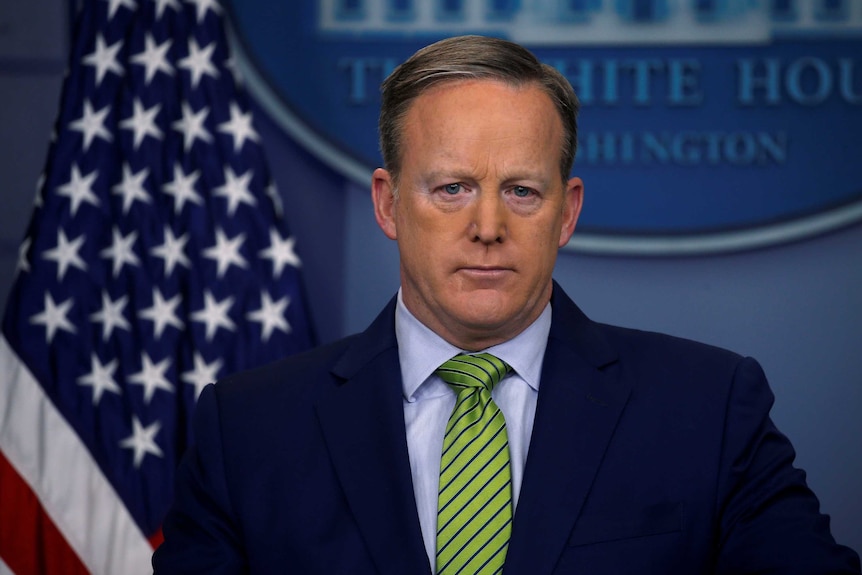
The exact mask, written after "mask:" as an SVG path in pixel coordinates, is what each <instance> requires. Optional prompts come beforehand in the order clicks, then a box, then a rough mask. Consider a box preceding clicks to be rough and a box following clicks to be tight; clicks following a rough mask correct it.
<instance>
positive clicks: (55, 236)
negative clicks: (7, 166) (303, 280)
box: [0, 0, 313, 575]
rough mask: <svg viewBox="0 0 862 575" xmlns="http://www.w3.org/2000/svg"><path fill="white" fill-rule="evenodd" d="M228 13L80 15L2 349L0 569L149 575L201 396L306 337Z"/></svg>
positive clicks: (98, 0) (94, 8)
mask: <svg viewBox="0 0 862 575" xmlns="http://www.w3.org/2000/svg"><path fill="white" fill-rule="evenodd" d="M223 12H224V8H223V7H222V6H220V5H219V4H218V0H84V1H83V2H82V6H81V8H80V10H79V12H78V14H77V17H76V25H75V32H74V36H73V38H74V39H73V42H72V47H71V49H72V53H71V58H70V64H69V70H68V74H67V76H66V78H65V81H64V87H63V96H62V102H61V106H60V113H59V118H58V121H57V124H56V129H55V135H54V137H53V138H52V141H51V144H50V149H49V154H48V160H47V164H46V168H45V172H44V174H43V177H42V179H41V181H40V184H39V186H38V189H39V191H38V194H37V199H36V206H35V210H34V215H33V218H32V220H31V222H30V225H29V228H28V230H27V234H26V237H25V239H24V241H23V243H22V245H21V249H20V259H19V262H18V269H17V272H16V273H17V277H16V280H15V284H14V286H13V288H12V292H11V294H10V297H9V301H8V304H7V309H6V314H5V317H4V321H3V327H2V337H0V559H2V562H0V573H3V572H5V570H11V571H12V572H14V573H19V574H26V573H63V574H75V573H101V574H112V575H115V574H123V575H131V574H135V573H149V572H151V567H150V556H151V553H152V550H153V546H155V545H157V544H158V542H159V540H160V525H161V521H162V518H163V516H164V514H165V512H166V509H167V507H168V505H169V503H170V500H171V497H172V492H173V476H174V469H175V467H176V465H177V463H178V461H179V458H180V457H181V455H182V453H183V451H184V449H185V446H186V445H187V444H188V442H189V440H190V414H191V411H192V410H193V408H194V405H195V401H196V400H197V397H198V394H199V393H200V391H201V389H202V388H203V386H204V385H206V384H207V383H209V382H212V381H215V380H216V379H217V378H219V377H221V376H223V375H225V374H227V373H231V372H235V371H238V370H241V369H245V368H248V367H251V366H253V365H256V364H261V363H264V362H267V361H270V360H273V359H275V358H277V357H280V356H283V355H286V354H289V353H292V352H296V351H299V350H302V349H305V348H308V347H310V346H311V345H312V344H313V335H312V333H311V329H310V325H309V321H308V318H307V316H306V312H305V308H304V303H303V296H302V289H301V287H300V276H299V269H298V268H299V267H300V261H299V259H298V258H297V255H296V251H295V249H294V239H293V238H292V237H291V236H290V235H289V233H288V230H287V228H286V226H285V223H284V221H283V219H282V214H281V210H280V203H279V201H278V194H277V192H276V190H275V187H274V185H273V182H272V181H271V179H270V175H269V171H268V169H267V167H266V164H265V160H264V155H263V151H262V150H261V142H260V138H259V135H258V133H257V131H256V130H255V128H254V125H253V122H252V116H251V113H250V111H249V107H248V101H247V99H246V98H245V95H244V94H243V93H242V92H241V91H239V90H238V88H237V83H236V81H235V78H234V72H235V70H234V67H233V65H232V61H231V59H230V57H229V51H228V44H227V40H226V36H225V32H224V28H223V23H222V18H223V16H224V14H223ZM4 563H5V566H4V565H3V564H4Z"/></svg>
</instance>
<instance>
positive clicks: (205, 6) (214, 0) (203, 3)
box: [186, 0, 221, 22]
mask: <svg viewBox="0 0 862 575" xmlns="http://www.w3.org/2000/svg"><path fill="white" fill-rule="evenodd" d="M186 2H188V3H189V4H194V5H195V8H196V13H197V21H198V22H200V21H201V20H203V19H204V16H206V15H207V10H212V11H213V12H215V13H216V14H221V6H219V4H218V0H186Z"/></svg>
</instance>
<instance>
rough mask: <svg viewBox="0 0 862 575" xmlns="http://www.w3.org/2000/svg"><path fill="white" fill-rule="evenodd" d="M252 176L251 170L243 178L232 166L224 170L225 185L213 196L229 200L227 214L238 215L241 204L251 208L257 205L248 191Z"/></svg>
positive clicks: (218, 188)
mask: <svg viewBox="0 0 862 575" xmlns="http://www.w3.org/2000/svg"><path fill="white" fill-rule="evenodd" d="M252 175H253V174H252V173H251V170H249V171H247V172H246V173H244V174H243V175H242V176H237V175H236V174H235V173H234V171H233V168H231V167H230V166H228V167H226V168H225V169H224V184H222V185H221V186H219V187H217V188H216V189H215V190H213V194H215V195H216V196H220V197H224V198H227V213H228V215H229V216H233V215H234V213H236V209H237V207H239V205H240V204H248V205H249V206H254V205H255V204H257V200H255V199H254V196H253V195H251V192H249V191H248V186H249V183H250V182H251V177H252Z"/></svg>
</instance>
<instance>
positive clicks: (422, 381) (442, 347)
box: [395, 290, 551, 572]
mask: <svg viewBox="0 0 862 575" xmlns="http://www.w3.org/2000/svg"><path fill="white" fill-rule="evenodd" d="M550 329H551V305H550V303H549V304H548V305H547V306H546V307H545V309H544V310H543V311H542V313H541V315H540V316H539V317H538V318H537V319H536V321H534V322H533V323H532V324H531V325H530V326H529V327H528V328H527V329H525V330H524V331H522V332H521V333H520V334H518V335H517V336H516V337H515V338H514V339H511V340H509V341H507V342H504V343H501V344H499V345H495V346H493V347H490V348H488V349H486V350H483V351H486V352H488V353H491V354H494V355H495V356H497V357H499V358H500V359H502V360H503V361H505V362H506V363H508V364H509V365H510V366H512V369H513V372H512V373H510V374H509V375H507V376H506V377H505V378H504V379H503V380H502V381H501V382H500V383H499V384H497V386H496V387H495V388H494V391H493V392H492V393H491V396H492V397H493V398H494V402H495V403H496V404H497V405H498V406H499V407H500V409H501V410H502V412H503V415H504V416H505V417H506V431H507V433H508V435H509V455H510V459H511V468H512V504H513V506H517V504H518V494H519V492H520V490H521V480H522V479H523V477H524V464H525V463H526V461H527V451H528V449H529V447H530V435H531V434H532V431H533V419H534V418H535V415H536V400H537V399H538V392H539V378H540V376H541V373H542V360H543V358H544V357H545V347H546V346H547V343H548V333H549V332H550ZM395 335H396V337H397V338H398V357H399V360H400V362H401V379H402V382H403V386H404V421H405V423H406V424H407V448H408V451H409V455H410V470H411V472H412V474H413V492H414V494H415V496H416V507H417V511H418V512H419V524H420V526H421V528H422V537H423V539H424V543H425V550H426V552H427V553H428V560H429V562H430V564H431V570H432V572H433V571H434V567H435V556H436V536H437V484H438V480H439V475H440V454H441V451H442V449H443V435H444V433H445V431H446V423H447V422H448V420H449V416H450V415H451V414H452V410H453V409H454V408H455V392H454V391H452V389H451V388H450V387H449V386H448V385H447V384H446V382H444V381H443V380H442V379H440V378H439V377H437V376H436V375H434V370H435V369H437V368H438V367H439V366H440V365H441V364H442V363H443V362H444V361H446V360H448V359H450V358H452V356H455V355H457V354H459V353H463V350H460V349H458V348H457V347H455V346H453V345H452V344H450V343H448V342H446V341H445V340H443V338H441V337H440V336H438V335H437V334H436V333H434V332H433V331H431V330H430V329H429V328H428V327H426V326H425V325H424V324H422V323H421V322H420V321H419V320H418V319H416V317H415V316H414V315H413V314H412V313H410V310H408V309H407V307H406V306H405V305H404V302H403V300H402V297H401V291H400V290H399V292H398V306H397V308H396V310H395ZM513 511H514V508H513Z"/></svg>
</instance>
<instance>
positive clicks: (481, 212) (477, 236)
mask: <svg viewBox="0 0 862 575" xmlns="http://www.w3.org/2000/svg"><path fill="white" fill-rule="evenodd" d="M471 232H472V234H473V241H477V242H482V243H486V244H491V243H499V242H502V241H503V240H504V239H505V237H506V232H507V230H506V206H505V202H504V200H503V197H502V194H501V193H500V192H499V191H498V190H489V191H485V190H482V191H480V192H479V196H478V198H477V200H476V203H475V205H474V212H473V222H472V229H471Z"/></svg>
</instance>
